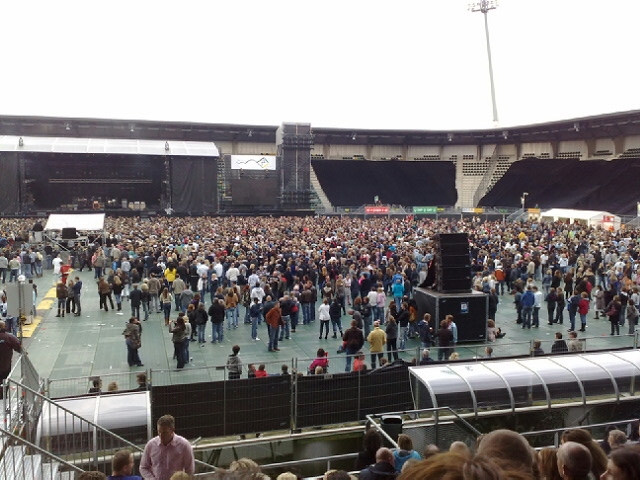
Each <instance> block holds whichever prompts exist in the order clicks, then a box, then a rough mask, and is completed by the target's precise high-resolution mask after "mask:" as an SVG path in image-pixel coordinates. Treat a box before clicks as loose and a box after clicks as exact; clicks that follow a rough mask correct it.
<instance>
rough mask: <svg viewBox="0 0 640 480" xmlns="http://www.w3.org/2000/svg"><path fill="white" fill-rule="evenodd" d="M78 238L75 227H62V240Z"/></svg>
mask: <svg viewBox="0 0 640 480" xmlns="http://www.w3.org/2000/svg"><path fill="white" fill-rule="evenodd" d="M76 238H78V234H77V233H76V229H75V227H69V228H63V229H62V239H63V240H75V239H76Z"/></svg>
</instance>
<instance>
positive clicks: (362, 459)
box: [355, 428, 382, 470]
mask: <svg viewBox="0 0 640 480" xmlns="http://www.w3.org/2000/svg"><path fill="white" fill-rule="evenodd" d="M362 446H363V450H362V451H361V452H360V453H358V458H356V463H355V469H356V470H362V469H363V468H367V467H368V466H369V465H373V464H374V463H376V452H377V451H378V449H379V448H380V447H382V436H381V435H380V434H379V433H378V431H377V430H376V429H375V428H370V429H369V430H367V433H365V434H364V438H363V439H362Z"/></svg>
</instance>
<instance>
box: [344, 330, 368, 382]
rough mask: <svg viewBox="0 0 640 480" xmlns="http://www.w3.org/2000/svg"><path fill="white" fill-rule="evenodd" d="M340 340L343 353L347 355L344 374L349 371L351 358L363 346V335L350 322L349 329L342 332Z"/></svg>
mask: <svg viewBox="0 0 640 480" xmlns="http://www.w3.org/2000/svg"><path fill="white" fill-rule="evenodd" d="M342 340H344V343H345V347H346V348H345V352H346V354H347V364H346V366H345V368H344V371H345V372H350V371H351V357H352V356H354V355H355V354H356V353H358V351H359V350H360V349H361V348H362V346H363V345H364V335H363V334H362V330H360V329H359V328H358V327H357V323H356V321H355V320H351V327H350V328H347V331H346V332H344V335H343V336H342Z"/></svg>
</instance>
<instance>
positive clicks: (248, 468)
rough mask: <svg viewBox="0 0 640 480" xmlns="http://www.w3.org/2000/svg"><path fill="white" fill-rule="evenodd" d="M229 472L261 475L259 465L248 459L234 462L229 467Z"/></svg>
mask: <svg viewBox="0 0 640 480" xmlns="http://www.w3.org/2000/svg"><path fill="white" fill-rule="evenodd" d="M229 471H230V472H238V473H246V474H249V473H262V471H261V470H260V465H258V464H257V463H256V462H254V461H253V460H251V459H250V458H246V457H243V458H239V459H238V460H234V461H233V462H231V465H229Z"/></svg>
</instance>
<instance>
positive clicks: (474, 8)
mask: <svg viewBox="0 0 640 480" xmlns="http://www.w3.org/2000/svg"><path fill="white" fill-rule="evenodd" d="M496 8H498V2H497V0H480V1H479V2H475V3H470V4H469V11H470V12H482V13H483V14H484V34H485V37H486V39H487V57H488V59H489V81H490V82H491V104H492V106H493V123H494V125H497V124H498V107H497V106H496V88H495V86H494V85H493V64H492V62H491V44H490V42H489V21H488V20H487V13H488V12H489V10H495V9H496Z"/></svg>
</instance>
